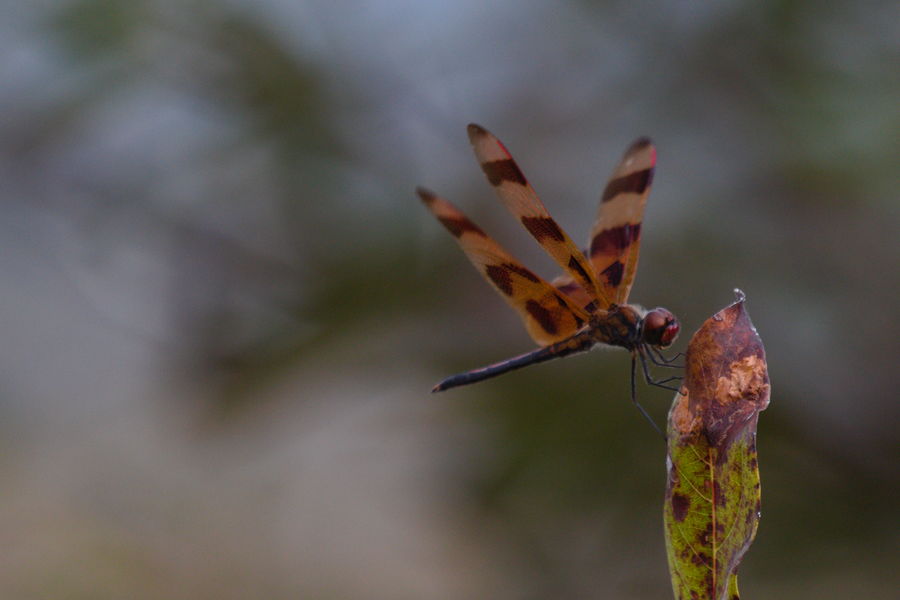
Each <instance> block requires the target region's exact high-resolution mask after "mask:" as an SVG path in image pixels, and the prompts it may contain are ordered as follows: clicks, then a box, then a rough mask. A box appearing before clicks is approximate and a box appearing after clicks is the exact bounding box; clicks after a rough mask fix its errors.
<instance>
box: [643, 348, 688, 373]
mask: <svg viewBox="0 0 900 600" xmlns="http://www.w3.org/2000/svg"><path fill="white" fill-rule="evenodd" d="M682 356H684V354H683V353H681V352H679V353H678V354H676V355H675V356H673V357H672V358H666V357H665V356H664V355H663V353H662V351H661V350H660V349H659V348H654V347H653V346H647V358H649V359H650V362H652V363H653V364H654V365H656V366H657V367H666V368H669V369H683V368H684V365H676V364H674V363H675V361H676V360H678V359H679V357H682Z"/></svg>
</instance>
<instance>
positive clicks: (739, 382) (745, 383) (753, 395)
mask: <svg viewBox="0 0 900 600" xmlns="http://www.w3.org/2000/svg"><path fill="white" fill-rule="evenodd" d="M715 397H716V400H717V401H718V402H719V404H721V405H726V404H730V403H732V402H736V401H744V402H752V403H754V404H756V405H757V406H758V408H757V410H762V409H764V408H765V405H767V404H768V398H769V383H768V375H767V373H766V363H765V361H764V360H762V359H761V358H760V357H759V356H756V355H755V354H751V355H749V356H745V357H743V358H742V359H740V360H738V361H735V362H733V363H731V368H730V369H729V373H728V376H727V377H720V378H719V379H718V381H717V382H716V393H715ZM761 403H764V405H762V406H759V405H760V404H761Z"/></svg>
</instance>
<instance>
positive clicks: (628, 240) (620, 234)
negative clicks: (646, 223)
mask: <svg viewBox="0 0 900 600" xmlns="http://www.w3.org/2000/svg"><path fill="white" fill-rule="evenodd" d="M640 238H641V224H640V223H626V224H625V225H620V226H619V227H612V228H610V229H604V230H603V231H601V232H600V233H598V234H597V235H596V236H594V239H593V240H591V256H596V255H598V254H612V255H618V254H620V253H621V252H622V250H624V249H625V248H627V247H628V246H630V245H631V244H633V243H634V242H636V241H638V240H639V239H640Z"/></svg>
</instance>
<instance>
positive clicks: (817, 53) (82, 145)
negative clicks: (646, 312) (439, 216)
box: [0, 0, 900, 600]
mask: <svg viewBox="0 0 900 600" xmlns="http://www.w3.org/2000/svg"><path fill="white" fill-rule="evenodd" d="M896 8H897V7H896V5H895V4H894V3H893V2H887V1H884V2H879V1H875V2H867V3H851V2H837V1H826V2H817V3H813V2H796V1H778V0H774V1H765V2H749V1H744V2H718V3H681V2H656V3H653V2H586V1H585V2H572V3H556V2H549V1H542V0H531V1H528V2H521V1H514V0H504V1H499V2H491V3H484V2H472V1H467V0H463V1H461V2H412V1H403V0H380V1H374V2H327V1H325V0H304V1H301V2H299V3H298V2H288V1H285V0H265V1H258V2H250V1H241V0H231V1H215V0H191V1H187V2H185V1H183V0H178V1H176V0H75V1H65V2H58V1H57V2H29V3H24V2H18V3H6V4H5V5H4V9H3V13H4V17H3V19H2V20H0V31H2V35H0V47H2V56H3V59H2V61H0V74H2V81H3V86H2V89H0V211H2V213H0V327H2V335H3V342H2V344H0V433H2V437H0V447H2V455H0V486H2V493H0V532H2V534H0V536H2V537H0V539H2V541H3V545H4V552H3V557H2V559H0V596H2V597H3V598H136V599H145V598H167V599H182V598H184V599H188V598H225V599H231V598H310V599H326V598H327V599H358V598H359V599H367V600H379V599H385V600H387V599H391V600H396V599H410V600H413V599H415V600H420V599H421V600H431V599H458V598H491V599H506V598H509V599H535V600H537V599H543V598H619V599H623V598H636V599H637V598H669V597H671V591H670V587H669V576H668V573H667V568H666V558H665V548H664V542H663V533H662V519H661V517H662V496H663V491H664V485H665V464H664V449H663V445H662V443H661V442H660V441H659V439H658V438H657V437H656V435H655V433H654V432H653V430H652V429H651V428H650V427H649V425H648V424H647V423H646V422H645V421H643V420H642V419H641V417H640V415H639V414H638V412H637V411H636V410H635V409H634V408H633V407H632V406H631V404H630V402H629V400H628V362H629V358H628V356H627V353H625V352H606V353H592V354H589V355H585V356H579V357H576V358H572V359H569V360H566V361H559V362H553V363H547V364H544V365H540V366H536V367H533V368H531V369H527V370H524V371H520V372H517V373H514V374H510V375H506V376H504V377H502V378H498V379H495V380H491V381H489V382H485V383H483V384H480V385H478V386H473V387H471V388H461V389H458V390H453V391H451V392H447V393H445V394H441V395H438V396H431V395H429V393H428V391H429V389H430V387H431V385H432V384H433V383H435V382H436V381H437V380H439V379H440V378H442V377H444V376H446V375H449V374H452V373H455V372H458V371H460V370H466V369H470V368H474V367H476V366H481V365H483V364H486V363H489V362H493V361H495V360H499V359H502V358H507V357H509V356H512V355H514V354H518V353H520V352H523V351H526V350H529V349H530V348H531V347H532V342H531V341H530V339H529V338H528V337H527V335H526V334H525V333H524V330H523V328H522V327H521V325H520V323H519V322H518V319H517V318H516V316H515V315H514V314H513V313H512V312H511V311H509V310H508V309H507V307H506V306H505V304H504V303H503V302H502V301H501V300H500V299H499V297H497V296H495V294H494V293H493V292H492V291H491V290H490V289H489V288H488V286H487V285H486V284H485V283H484V282H483V281H482V280H481V278H480V277H479V276H478V275H477V273H476V272H475V271H474V270H473V269H472V268H471V266H470V265H469V264H468V262H467V261H466V260H465V259H464V257H463V255H462V253H461V252H460V251H459V250H458V248H457V247H456V245H455V244H454V242H453V240H452V238H451V237H450V236H449V235H447V233H446V232H445V231H444V230H443V228H441V227H440V225H439V224H438V223H437V222H435V221H434V219H433V218H432V217H431V216H430V215H428V214H427V212H426V211H425V210H424V209H423V208H422V207H421V206H420V204H419V202H418V200H417V199H416V198H415V196H414V194H413V189H414V187H415V186H416V185H419V184H422V185H427V186H428V187H431V188H433V189H435V190H436V191H438V192H439V193H441V194H443V195H444V196H446V197H447V198H449V199H450V200H452V201H455V202H456V203H457V204H459V205H460V206H461V207H462V208H463V209H464V210H466V211H467V212H468V213H469V214H470V215H471V216H472V217H473V218H474V219H475V220H476V221H477V222H478V223H479V224H480V225H482V227H483V228H485V229H486V230H487V231H489V232H490V233H491V234H492V235H494V236H495V237H496V238H497V239H498V240H500V241H501V243H503V244H504V245H505V246H507V247H508V248H509V249H510V250H511V251H512V252H513V253H514V254H516V255H517V256H519V257H520V258H521V259H522V260H523V261H524V262H525V263H526V264H528V265H530V266H532V267H533V268H534V269H535V270H537V271H538V272H540V273H541V274H543V275H544V276H546V277H548V278H549V277H552V276H554V275H555V271H556V269H554V268H553V265H552V264H551V262H550V261H549V259H548V258H546V257H545V256H543V255H542V253H541V251H540V249H539V248H538V247H537V246H536V245H535V244H534V243H533V241H532V240H531V239H530V238H529V237H528V236H527V235H526V233H525V232H524V231H522V230H521V228H520V227H519V226H518V224H516V223H515V222H514V220H513V219H512V218H510V217H509V215H508V214H507V213H506V212H505V210H504V209H503V208H502V207H501V206H500V204H499V203H498V202H497V201H496V200H495V198H494V196H493V194H492V192H491V190H490V188H489V186H488V184H487V182H486V181H485V180H484V177H483V175H482V174H481V172H480V170H479V168H478V165H477V163H476V161H475V160H474V157H473V156H472V154H471V151H470V148H469V145H468V141H467V139H466V135H465V126H466V124H467V123H469V122H471V121H475V122H478V123H480V124H482V125H484V126H486V127H487V128H489V129H490V130H492V131H493V132H494V133H496V134H497V135H498V136H499V137H500V138H501V139H503V140H504V142H505V143H506V144H507V146H508V147H509V148H510V150H511V151H512V153H513V154H514V156H515V157H516V158H517V160H518V162H519V164H520V166H521V167H522V169H523V171H524V172H525V173H526V174H527V175H528V177H529V179H530V180H531V181H532V183H533V184H534V185H535V187H536V189H537V190H538V192H539V193H540V194H541V196H542V198H543V200H544V202H545V203H546V204H547V206H548V207H549V209H550V211H551V212H552V214H553V215H554V216H555V217H556V218H557V219H558V220H559V222H560V223H561V224H562V225H563V226H564V227H565V228H566V229H567V230H568V231H569V232H570V234H571V235H572V236H573V237H574V238H575V239H577V240H585V241H586V240H587V235H588V231H589V229H590V226H591V223H592V221H593V218H594V215H595V212H596V206H597V200H598V198H599V194H600V191H601V190H602V188H603V186H604V183H605V180H606V178H607V176H608V174H609V173H610V171H611V170H612V168H613V166H614V164H615V162H616V160H617V159H618V157H619V156H620V155H621V153H622V151H623V150H624V149H625V148H626V147H627V145H628V144H629V143H630V142H631V140H633V139H634V138H635V137H637V136H639V135H644V134H646V135H650V136H652V137H653V138H654V140H655V142H656V144H657V147H658V151H659V163H658V167H657V172H656V180H655V186H654V189H653V193H652V194H651V198H650V203H649V205H648V210H647V215H646V221H645V224H644V238H643V240H644V241H643V248H642V261H641V266H640V269H639V271H638V276H637V280H636V285H635V288H634V290H633V292H632V299H633V300H634V301H636V302H639V303H643V304H645V305H648V306H657V305H663V306H666V307H668V308H670V309H671V310H672V311H674V312H675V313H676V314H677V315H679V317H680V318H681V320H682V325H683V332H684V333H683V335H682V339H681V340H680V341H679V342H678V343H677V344H676V348H677V349H683V348H684V345H685V344H686V341H687V339H688V338H689V336H690V334H691V332H693V331H694V330H695V329H696V328H697V327H698V326H699V325H700V323H701V322H702V321H703V320H704V319H705V318H707V317H708V316H709V315H711V314H712V313H713V312H714V311H716V310H718V309H719V308H721V307H723V306H725V305H726V304H728V303H730V302H731V300H732V289H733V288H734V287H741V288H742V289H743V290H744V291H745V292H746V293H747V295H748V307H749V311H750V314H751V316H752V317H753V319H754V322H755V324H756V326H757V328H758V329H759V331H760V333H761V335H762V337H763V340H764V342H765V344H766V348H767V352H768V357H769V366H770V375H771V379H772V385H773V394H772V403H771V406H770V408H769V409H768V410H767V411H766V412H765V413H763V415H762V417H761V419H760V424H759V449H760V465H761V472H762V481H763V518H762V522H761V525H760V529H759V535H758V537H757V541H756V543H755V544H754V546H753V547H752V549H751V551H750V552H749V554H748V555H747V557H746V559H745V561H744V564H743V566H742V568H741V588H742V590H743V592H744V595H745V596H746V597H747V598H795V599H803V598H815V599H817V600H821V599H823V598H870V599H879V598H895V597H896V595H895V594H896V590H897V587H898V584H900V579H898V575H897V561H896V557H897V548H898V542H900V522H898V514H897V506H898V496H897V489H898V486H897V482H898V470H897V451H898V448H900V436H898V433H897V419H898V416H900V414H898V409H897V402H896V396H895V395H894V394H895V393H896V389H897V384H898V380H897V376H896V371H895V369H896V366H897V356H898V350H900V348H898V343H897V338H898V334H900V323H898V317H897V296H898V289H900V275H898V273H900V248H898V243H897V239H898V231H900V229H898V226H900V204H898V198H897V191H896V190H897V186H898V183H900V181H898V176H897V162H896V161H897V155H898V149H900V148H898V146H900V142H898V140H900V137H898V130H900V112H898V109H897V106H898V97H900V75H898V70H897V64H898V54H900V48H898V34H900V30H898V23H900V21H898V19H897V16H898V14H897V10H896ZM639 394H640V399H641V401H642V403H643V404H644V406H646V407H647V409H648V410H649V411H650V412H651V413H652V414H653V415H654V417H656V419H657V421H659V422H663V421H664V419H665V415H666V412H667V409H668V406H669V403H670V402H671V400H672V394H670V393H668V392H666V391H664V390H658V389H653V388H647V387H642V388H640V390H639Z"/></svg>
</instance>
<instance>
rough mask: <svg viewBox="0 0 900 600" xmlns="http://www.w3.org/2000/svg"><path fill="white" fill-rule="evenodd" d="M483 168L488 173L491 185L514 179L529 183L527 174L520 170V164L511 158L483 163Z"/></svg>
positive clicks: (519, 182)
mask: <svg viewBox="0 0 900 600" xmlns="http://www.w3.org/2000/svg"><path fill="white" fill-rule="evenodd" d="M481 170H482V171H484V174H485V175H487V178H488V181H490V182H491V185H500V184H501V183H503V182H504V181H512V182H513V183H518V184H519V185H528V181H527V180H526V179H525V175H523V174H522V171H520V170H519V166H518V165H517V164H516V162H515V161H514V160H513V159H511V158H505V159H503V160H492V161H490V162H486V163H481Z"/></svg>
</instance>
